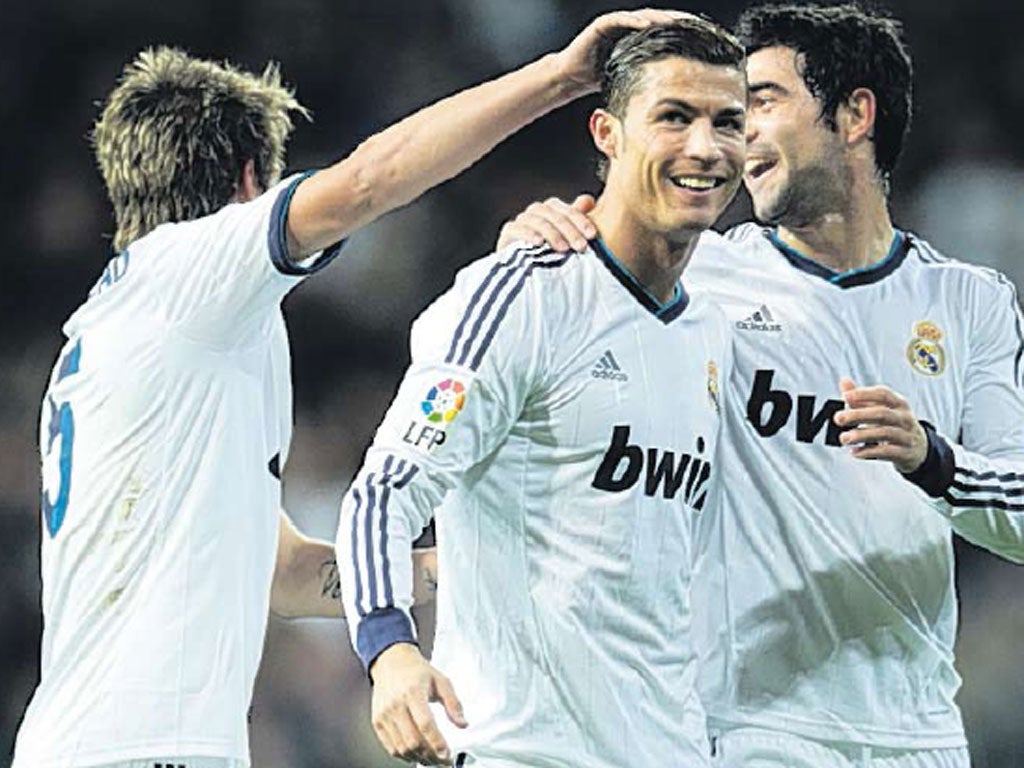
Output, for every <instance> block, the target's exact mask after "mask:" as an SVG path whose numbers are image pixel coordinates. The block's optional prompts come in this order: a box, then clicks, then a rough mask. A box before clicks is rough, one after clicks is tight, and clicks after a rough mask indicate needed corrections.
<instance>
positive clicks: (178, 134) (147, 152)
mask: <svg viewBox="0 0 1024 768" xmlns="http://www.w3.org/2000/svg"><path fill="white" fill-rule="evenodd" d="M293 112H297V113H299V114H301V115H303V116H305V117H307V118H308V116H309V114H308V112H307V111H306V110H305V108H304V107H303V106H302V105H301V104H299V102H298V101H296V99H295V96H294V93H293V92H292V91H291V90H290V89H288V88H286V87H284V86H283V85H282V84H281V76H280V73H279V71H278V68H277V66H276V65H275V64H273V63H271V64H268V65H267V67H266V68H265V69H264V71H263V74H262V75H259V76H257V75H254V74H251V73H249V72H243V71H241V70H239V69H237V68H235V67H234V66H232V65H231V64H228V63H223V64H221V63H217V62H213V61H206V60H202V59H197V58H193V57H192V56H189V55H188V54H187V53H185V52H184V51H181V50H178V49H175V48H167V47H160V48H149V49H146V50H144V51H142V52H140V53H139V55H138V56H137V57H136V58H135V60H134V61H132V62H130V63H129V64H128V65H127V66H126V67H125V69H124V72H123V73H122V76H121V79H120V81H119V82H118V84H117V86H116V87H115V88H114V90H113V91H112V92H111V93H110V95H109V97H108V98H107V101H106V104H105V105H104V107H103V112H102V114H101V115H100V118H99V120H98V121H97V122H96V125H95V127H94V128H93V132H92V143H93V148H94V151H95V154H96V162H97V164H98V165H99V169H100V173H101V174H102V175H103V181H104V184H105V185H106V188H107V194H108V195H109V196H110V201H111V203H112V204H113V206H114V218H115V222H116V226H117V231H116V233H115V235H114V242H113V246H114V248H115V250H121V249H123V248H125V247H126V246H127V245H128V244H129V243H131V242H133V241H134V240H137V239H138V238H140V237H142V236H143V235H145V234H147V233H149V232H151V231H152V230H153V229H155V228H156V227H158V226H159V225H160V224H164V223H166V222H173V221H188V220H191V219H196V218H200V217H202V216H206V215H208V214H211V213H214V212H215V211H217V210H219V209H220V208H222V207H223V206H225V205H227V203H228V202H229V201H230V199H231V198H232V196H233V195H234V194H235V192H236V190H237V186H238V182H239V179H240V178H241V175H242V169H243V168H244V167H245V164H246V163H247V162H248V161H250V160H252V161H253V163H254V165H255V169H256V178H257V180H258V181H259V183H260V185H261V186H262V188H263V189H267V188H268V187H270V186H271V185H273V184H275V183H276V182H277V181H278V180H279V179H280V177H281V173H282V172H283V170H284V155H285V144H286V142H287V139H288V136H289V135H290V134H291V131H292V118H291V113H293Z"/></svg>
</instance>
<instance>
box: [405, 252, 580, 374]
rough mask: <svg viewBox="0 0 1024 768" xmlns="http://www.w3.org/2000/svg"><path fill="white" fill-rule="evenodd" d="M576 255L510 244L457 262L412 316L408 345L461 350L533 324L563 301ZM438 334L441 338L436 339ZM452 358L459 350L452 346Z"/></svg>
mask: <svg viewBox="0 0 1024 768" xmlns="http://www.w3.org/2000/svg"><path fill="white" fill-rule="evenodd" d="M582 261H583V259H582V258H581V254H577V253H574V252H570V253H559V252H557V251H553V250H552V249H551V248H549V247H548V246H546V245H545V246H530V245H527V244H525V243H513V244H511V245H509V246H508V247H506V248H503V249H502V250H500V251H496V252H494V253H491V254H489V255H487V256H484V257H483V258H480V259H477V260H476V261H474V262H472V263H470V264H468V265H467V266H465V267H463V268H462V269H461V270H459V272H458V273H457V274H456V276H455V281H454V283H453V284H452V286H451V287H450V288H449V289H448V290H447V291H445V292H444V293H443V294H441V295H440V296H439V297H438V298H437V299H436V300H435V301H434V302H433V303H432V304H431V305H430V306H428V307H427V309H425V310H424V311H423V313H422V314H421V315H420V316H419V318H417V320H416V322H415V324H414V326H413V339H412V341H413V346H414V348H420V349H422V348H424V347H428V346H433V345H436V344H441V345H442V346H444V345H449V353H448V354H447V355H446V357H451V351H452V350H461V349H465V350H466V355H469V354H470V352H469V350H471V349H472V348H474V347H475V346H481V345H484V344H485V343H487V344H489V341H490V339H492V338H493V337H494V335H495V334H497V332H498V331H499V330H500V329H503V328H509V327H513V328H516V329H517V330H520V331H521V330H523V329H524V328H525V327H527V326H530V325H537V324H538V323H539V321H540V320H541V318H542V317H546V316H548V315H549V314H550V312H551V310H552V309H553V308H554V307H556V306H559V305H568V304H569V303H570V301H569V300H568V297H570V296H571V295H572V293H573V288H572V287H571V286H572V284H573V281H574V278H573V276H578V275H579V274H580V273H581V271H582V270H581V263H582ZM442 339H444V341H442ZM455 357H456V358H460V357H463V355H462V354H461V353H460V352H458V351H456V352H455Z"/></svg>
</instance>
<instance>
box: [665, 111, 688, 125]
mask: <svg viewBox="0 0 1024 768" xmlns="http://www.w3.org/2000/svg"><path fill="white" fill-rule="evenodd" d="M661 121H662V122H664V123H673V124H676V125H688V124H689V123H690V116H689V115H687V114H686V113H685V112H683V111H682V110H681V109H670V110H667V111H666V112H663V113H662V115H661Z"/></svg>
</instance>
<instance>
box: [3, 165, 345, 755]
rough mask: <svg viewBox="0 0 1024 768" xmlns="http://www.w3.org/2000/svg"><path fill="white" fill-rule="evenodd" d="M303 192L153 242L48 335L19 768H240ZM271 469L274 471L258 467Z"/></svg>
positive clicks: (275, 499)
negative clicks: (53, 349)
mask: <svg viewBox="0 0 1024 768" xmlns="http://www.w3.org/2000/svg"><path fill="white" fill-rule="evenodd" d="M300 180H301V178H300V177H294V178H292V179H289V180H286V181H285V182H282V183H281V184H280V185H279V186H277V187H276V188H274V189H272V190H270V191H269V192H267V193H266V194H265V195H263V196H261V197H260V198H259V199H257V200H255V201H253V202H251V203H248V204H244V205H242V204H237V205H229V206H227V207H225V208H223V209H222V210H220V211H218V212H217V213H215V214H213V215H211V216H208V217H205V218H202V219H198V220H195V221H190V222H184V223H177V224H165V225H163V226H160V227H158V228H157V229H155V230H154V231H153V232H152V233H150V234H148V235H146V236H145V237H142V238H140V239H139V240H137V241H136V242H134V243H132V244H131V245H130V246H128V248H127V249H126V250H124V251H123V252H121V253H119V254H117V255H116V256H114V257H113V259H111V261H110V263H109V264H108V265H107V267H106V270H105V271H104V272H103V275H102V277H101V278H100V280H99V281H98V282H97V283H96V285H95V287H94V288H93V289H92V291H91V292H90V294H89V298H88V299H87V300H86V302H85V303H84V304H82V305H81V306H80V307H79V308H78V309H77V310H76V311H75V312H74V314H72V316H71V317H70V319H69V320H68V321H67V323H66V324H65V326H64V333H65V335H66V336H67V339H68V341H67V343H66V344H65V346H64V349H63V350H62V352H61V355H60V358H59V360H58V362H57V364H56V366H55V367H54V370H53V374H52V376H51V378H50V384H49V388H48V389H47V392H46V395H45V397H44V400H43V405H42V415H41V423H40V451H41V453H42V461H43V493H42V507H43V532H42V581H43V621H44V629H43V641H42V674H41V682H40V684H39V687H38V688H37V689H36V691H35V694H34V696H33V697H32V702H31V704H30V706H29V708H28V712H27V714H26V716H25V720H24V723H23V725H22V727H21V730H20V732H19V734H18V739H17V746H16V752H15V759H14V766H15V768H79V766H88V765H95V764H99V763H110V762H115V761H121V760H131V759H143V758H154V757H155V758H164V757H176V756H182V755H193V756H211V757H226V758H233V759H237V760H245V761H248V734H247V723H246V713H247V711H248V707H249V701H250V697H251V693H252V686H253V680H254V678H255V675H256V669H257V666H258V664H259V660H260V653H261V651H262V648H263V635H264V630H265V626H266V622H267V614H268V605H269V597H270V583H271V578H272V574H273V569H274V561H275V556H276V548H277V531H278V511H279V509H280V506H279V505H280V481H279V479H278V477H276V476H275V474H277V470H278V467H279V466H281V465H283V462H284V458H285V453H286V451H287V447H288V442H289V437H290V431H291V381H290V362H289V353H288V341H287V336H286V332H285V327H284V321H283V318H282V316H281V311H280V302H281V299H282V298H283V297H284V295H285V294H286V293H287V292H288V290H290V289H291V288H292V287H293V286H295V285H296V284H297V283H298V282H299V278H300V277H301V276H302V275H304V274H307V273H309V272H311V271H313V270H315V269H317V268H319V267H321V266H323V265H325V264H326V262H327V261H328V260H329V259H330V258H331V257H332V256H333V254H334V253H336V252H337V249H331V250H330V251H328V252H325V253H324V254H323V255H321V256H320V257H318V258H314V259H311V260H309V261H305V262H303V263H301V264H297V263H294V262H292V261H291V260H289V258H288V256H287V249H286V240H285V229H284V224H285V219H286V216H287V210H288V203H289V201H290V199H291V194H292V192H293V191H294V189H295V187H296V186H297V184H298V183H299V181H300ZM271 465H273V466H271Z"/></svg>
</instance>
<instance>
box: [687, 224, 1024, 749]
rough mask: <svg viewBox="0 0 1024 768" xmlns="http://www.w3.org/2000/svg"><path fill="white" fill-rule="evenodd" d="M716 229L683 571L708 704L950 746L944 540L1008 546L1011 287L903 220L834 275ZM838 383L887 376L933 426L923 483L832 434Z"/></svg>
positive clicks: (954, 738) (1015, 392)
mask: <svg viewBox="0 0 1024 768" xmlns="http://www.w3.org/2000/svg"><path fill="white" fill-rule="evenodd" d="M707 239H708V240H712V241H721V240H722V238H721V237H719V236H716V235H709V236H707ZM728 240H729V241H731V243H732V245H733V248H732V250H730V251H727V252H725V254H724V255H723V256H722V257H720V258H718V259H717V260H710V259H705V258H701V256H700V252H698V256H697V258H695V259H694V262H693V264H692V265H691V267H690V270H689V272H688V276H689V280H690V283H691V285H692V286H693V287H694V288H695V290H697V291H706V292H708V293H709V294H710V297H711V298H713V299H714V300H716V301H718V302H720V303H721V305H722V306H723V308H724V309H725V311H726V313H727V315H728V316H729V319H730V321H731V322H732V325H733V328H734V330H735V334H736V335H735V345H736V346H735V356H736V358H735V365H734V368H733V375H732V376H731V377H730V379H729V381H728V383H727V384H726V385H725V387H726V402H727V407H726V409H725V415H724V431H723V435H722V439H721V441H720V443H719V452H718V454H717V456H716V464H717V466H716V470H718V472H719V477H720V478H722V480H723V482H722V483H721V485H720V486H719V487H718V488H716V493H717V494H718V495H717V497H716V500H717V501H720V503H717V504H715V505H713V513H708V514H706V515H705V516H704V517H703V518H702V519H701V526H700V529H699V533H698V551H699V553H700V554H699V560H698V566H697V572H696V575H695V591H694V610H695V616H696V617H697V622H696V623H697V624H698V625H699V627H700V629H699V631H698V632H697V633H696V636H697V638H698V641H699V646H700V649H701V653H702V657H703V662H704V665H705V666H704V675H703V677H702V693H703V696H704V703H705V706H706V707H707V709H708V715H709V718H710V719H712V720H715V721H719V722H720V723H721V724H724V725H726V726H728V725H730V724H731V725H751V726H757V727H761V728H767V729H775V730H781V731H787V732H791V733H794V734H799V735H803V736H806V737H809V738H816V739H825V740H830V741H840V740H848V741H853V742H860V743H864V744H873V745H878V746H888V747H893V748H943V747H957V746H960V745H962V744H964V743H965V741H964V731H963V726H962V723H961V717H960V713H959V711H958V709H957V705H956V703H955V702H954V696H955V694H956V692H957V689H958V688H959V685H960V678H959V676H958V675H957V672H956V670H955V668H954V664H953V645H954V640H955V637H956V623H957V602H956V595H955V593H954V581H953V571H954V562H953V551H952V539H951V532H952V531H956V532H958V533H960V534H961V535H963V536H964V537H966V538H968V539H970V540H972V541H974V542H976V543H978V544H980V545H982V546H985V547H988V548H989V549H991V550H993V551H994V552H997V553H1000V554H1002V555H1004V556H1007V557H1011V558H1014V559H1017V560H1020V559H1022V558H1024V519H1022V517H1021V513H1022V511H1024V502H1022V500H1021V499H1022V494H1024V474H1022V473H1024V466H1022V463H1021V462H1022V461H1024V397H1022V394H1024V393H1022V388H1021V362H1022V361H1021V350H1022V346H1021V344H1022V337H1021V322H1020V315H1019V311H1018V307H1017V299H1016V295H1015V292H1014V289H1013V287H1012V286H1011V285H1010V283H1009V282H1007V280H1006V279H1005V278H1003V277H1002V276H1001V275H998V274H997V273H995V272H992V271H990V270H986V269H982V268H978V267H973V266H969V265H967V264H963V263H960V262H957V261H952V260H950V259H946V258H943V257H941V256H939V255H938V254H936V253H935V251H934V250H933V249H932V248H930V247H929V246H928V245H927V244H926V243H925V242H923V241H922V240H920V239H918V238H917V237H916V236H914V235H911V234H903V233H899V234H898V235H897V238H896V241H895V242H894V244H893V247H892V251H891V252H890V253H889V254H888V256H887V257H886V258H885V259H884V260H882V261H881V262H879V263H878V264H876V265H875V266H873V267H871V268H869V269H865V270H859V271H856V272H850V273H845V274H838V275H837V274H834V273H831V272H829V271H828V270H825V269H823V268H822V267H821V266H820V265H816V264H815V263H813V262H811V261H809V260H807V259H805V258H803V257H802V256H801V255H799V254H797V253H795V252H792V251H790V250H789V249H787V248H786V247H785V246H784V245H782V244H781V242H780V241H778V239H777V238H775V237H774V234H773V233H772V232H771V231H769V230H764V229H762V228H760V227H757V226H755V225H752V224H749V225H742V226H740V227H738V228H736V229H734V230H732V231H731V232H730V233H729V235H728ZM842 376H849V377H851V378H852V379H853V380H854V381H855V382H856V383H857V384H858V385H872V384H885V385H887V386H889V387H891V388H892V389H893V390H895V391H896V392H899V393H901V394H902V395H903V396H905V397H906V398H907V399H908V400H909V402H910V404H911V406H912V408H913V410H914V412H915V414H916V415H917V417H918V418H920V419H923V420H926V421H928V422H930V424H931V425H933V426H934V429H930V432H931V436H930V440H931V443H932V447H933V449H932V454H931V458H930V459H929V462H928V466H927V467H925V468H924V470H923V471H922V472H921V473H919V474H920V476H919V477H916V478H914V479H915V480H916V481H917V483H918V484H920V486H921V487H920V488H919V487H917V486H915V485H914V484H912V483H911V482H908V480H907V479H906V478H905V477H904V476H901V475H900V474H899V473H898V472H897V471H896V470H895V469H894V468H893V467H892V465H891V464H888V463H876V462H865V461H862V460H857V459H854V458H853V457H852V456H850V455H849V453H848V451H847V450H846V449H845V448H842V447H840V446H839V442H838V436H839V433H838V430H837V428H836V426H835V425H834V423H833V422H832V420H831V419H832V416H833V414H834V413H835V412H836V411H837V410H839V409H841V408H842V407H843V404H842V401H841V397H840V394H839V379H840V377H842ZM940 435H945V436H946V438H945V439H943V438H941V437H940ZM953 440H957V441H958V442H959V444H958V445H954V446H953V447H952V449H951V450H948V449H947V450H943V451H937V450H936V448H941V447H942V446H948V445H951V444H952V441H953ZM940 453H941V454H942V455H941V456H940V455H937V454H940ZM954 472H955V477H954ZM922 489H925V490H927V491H928V493H931V494H932V496H929V495H928V493H926V492H925V490H922ZM933 496H934V497H935V498H933ZM709 506H711V505H709Z"/></svg>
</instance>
